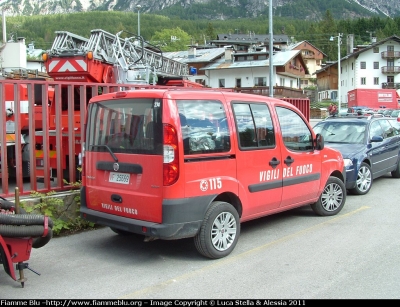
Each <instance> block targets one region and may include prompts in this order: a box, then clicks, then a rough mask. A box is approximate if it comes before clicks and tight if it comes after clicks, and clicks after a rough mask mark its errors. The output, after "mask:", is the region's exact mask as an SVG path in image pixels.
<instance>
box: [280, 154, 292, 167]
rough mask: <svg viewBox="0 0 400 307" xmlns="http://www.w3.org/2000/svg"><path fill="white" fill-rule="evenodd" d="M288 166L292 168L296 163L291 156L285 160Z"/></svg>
mask: <svg viewBox="0 0 400 307" xmlns="http://www.w3.org/2000/svg"><path fill="white" fill-rule="evenodd" d="M283 161H284V162H285V164H286V165H287V166H290V164H292V163H293V162H294V160H293V159H292V157H291V156H287V158H286V159H285V160H283Z"/></svg>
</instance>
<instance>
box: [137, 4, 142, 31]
mask: <svg viewBox="0 0 400 307" xmlns="http://www.w3.org/2000/svg"><path fill="white" fill-rule="evenodd" d="M136 8H137V32H138V36H140V9H141V8H142V6H141V5H140V4H138V5H136Z"/></svg>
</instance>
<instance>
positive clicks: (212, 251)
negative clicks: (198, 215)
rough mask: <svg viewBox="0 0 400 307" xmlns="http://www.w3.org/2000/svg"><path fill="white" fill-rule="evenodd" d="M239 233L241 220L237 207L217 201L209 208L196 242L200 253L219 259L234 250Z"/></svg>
mask: <svg viewBox="0 0 400 307" xmlns="http://www.w3.org/2000/svg"><path fill="white" fill-rule="evenodd" d="M239 234H240V220H239V214H238V213H237V211H236V209H235V208H234V207H233V206H232V205H230V204H228V203H225V202H221V201H216V202H213V203H212V204H211V206H210V208H209V209H208V211H207V213H206V215H205V217H204V220H203V224H202V225H201V228H200V231H199V233H198V234H197V235H196V236H195V237H194V243H195V246H196V248H197V250H198V252H199V253H200V254H202V255H203V256H205V257H208V258H212V259H217V258H222V257H225V256H227V255H229V254H230V253H231V252H232V250H233V249H234V248H235V246H236V243H237V241H238V239H239Z"/></svg>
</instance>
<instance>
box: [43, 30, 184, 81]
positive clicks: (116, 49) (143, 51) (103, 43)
mask: <svg viewBox="0 0 400 307" xmlns="http://www.w3.org/2000/svg"><path fill="white" fill-rule="evenodd" d="M121 34H122V31H121V32H119V33H117V34H116V35H115V34H111V33H109V32H106V31H104V30H101V29H95V30H92V31H91V35H90V38H89V39H87V38H84V37H82V36H79V35H76V34H73V33H70V32H67V31H56V38H55V40H54V42H53V45H52V47H51V49H50V52H49V53H50V55H52V56H74V55H75V56H76V55H85V54H87V52H89V51H92V52H93V57H94V58H95V59H97V60H99V61H101V62H104V63H107V64H111V65H113V66H114V68H115V67H117V68H118V70H120V71H122V72H124V73H125V74H126V73H127V72H129V70H144V69H145V70H147V71H150V73H153V74H157V75H164V76H179V77H183V76H187V75H189V68H188V65H187V64H185V63H181V62H178V61H175V60H172V59H170V58H168V57H164V56H163V55H162V52H161V50H159V48H157V47H155V46H152V47H153V48H154V49H158V50H159V52H156V51H153V50H151V49H149V48H146V46H150V45H149V44H147V43H145V42H144V41H143V38H142V37H141V36H136V35H133V36H132V37H127V38H122V37H120V35H121ZM120 74H121V72H120Z"/></svg>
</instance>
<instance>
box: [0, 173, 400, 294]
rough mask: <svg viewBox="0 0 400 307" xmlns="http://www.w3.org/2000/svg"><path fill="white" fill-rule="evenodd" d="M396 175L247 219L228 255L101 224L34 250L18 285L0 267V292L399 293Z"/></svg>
mask: <svg viewBox="0 0 400 307" xmlns="http://www.w3.org/2000/svg"><path fill="white" fill-rule="evenodd" d="M399 188H400V180H398V179H394V178H392V177H391V176H390V175H389V174H388V176H386V177H383V178H380V179H377V180H376V181H375V182H374V185H373V187H372V190H371V191H370V193H369V194H367V195H364V196H351V195H350V196H348V198H347V202H346V205H345V206H344V208H343V210H342V211H341V212H340V213H339V215H337V216H333V217H318V216H316V215H314V213H313V212H312V210H311V209H310V208H309V207H308V206H307V207H304V208H299V209H295V210H291V211H288V212H285V213H281V214H277V215H273V216H269V217H265V218H262V219H258V220H254V221H250V222H246V223H244V224H243V225H242V233H241V236H240V238H239V242H238V244H237V246H236V248H235V250H234V251H233V252H232V254H231V255H229V256H228V257H226V258H223V259H219V260H209V259H206V258H203V257H202V256H201V255H200V254H198V253H197V251H196V249H195V247H194V244H193V240H192V239H184V240H177V241H160V240H157V241H153V242H147V243H145V242H142V241H141V240H138V239H137V238H135V237H131V236H128V237H123V236H118V235H116V234H115V233H113V232H112V231H111V230H109V229H108V228H102V229H98V230H92V231H87V232H84V233H80V234H75V235H71V236H67V237H60V238H53V239H52V240H51V241H50V242H49V243H48V244H47V245H45V246H44V247H42V248H39V249H33V250H32V254H31V257H30V260H29V261H28V262H29V265H30V267H32V268H33V269H34V270H36V271H38V272H40V273H41V275H40V276H38V275H36V274H34V273H33V272H31V271H29V270H25V271H24V272H25V277H26V278H28V280H27V281H26V283H25V287H24V288H21V285H20V283H18V282H16V281H14V280H12V279H11V278H10V277H9V276H8V275H6V273H5V272H4V271H3V270H2V268H1V267H0V298H1V299H35V298H36V299H40V298H41V299H83V298H88V299H117V298H120V299H124V298H125V299H128V298H132V299H134V298H136V299H168V298H169V299H176V298H180V299H185V298H198V299H201V298H203V299H211V298H214V299H217V298H219V299H224V298H230V299H235V298H242V299H244V298H252V299H257V298H260V299H266V298H269V299H291V298H292V299H299V298H302V299H334V298H335V299H338V298H340V299H399V298H400V261H399V260H398V259H399V254H400V236H399V233H400V223H399V216H400V206H399V203H400V194H399V192H398V191H399Z"/></svg>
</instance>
